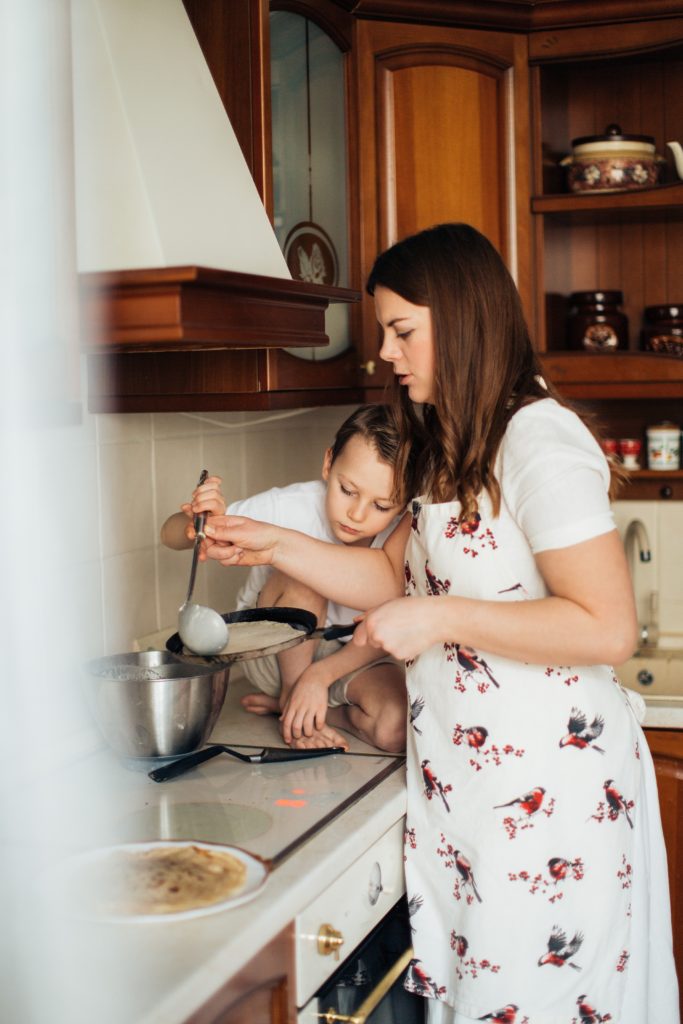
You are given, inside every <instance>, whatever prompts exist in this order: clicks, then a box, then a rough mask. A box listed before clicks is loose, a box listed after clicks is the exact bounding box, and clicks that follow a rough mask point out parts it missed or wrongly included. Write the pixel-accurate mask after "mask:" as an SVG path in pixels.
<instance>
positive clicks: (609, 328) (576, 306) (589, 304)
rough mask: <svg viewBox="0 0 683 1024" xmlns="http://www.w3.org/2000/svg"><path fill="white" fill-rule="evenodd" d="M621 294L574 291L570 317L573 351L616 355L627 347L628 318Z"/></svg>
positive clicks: (569, 325) (570, 298)
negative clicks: (617, 350)
mask: <svg viewBox="0 0 683 1024" xmlns="http://www.w3.org/2000/svg"><path fill="white" fill-rule="evenodd" d="M623 301H624V297H623V294H622V293H621V292H620V291H595V292H572V293H571V295H570V296H569V316H568V318H567V328H568V335H569V337H568V340H569V347H570V348H578V349H582V350H584V351H587V352H614V351H615V350H616V349H625V348H628V317H627V316H626V314H625V313H623V312H622V311H621V309H620V308H619V307H620V306H621V304H622V303H623Z"/></svg>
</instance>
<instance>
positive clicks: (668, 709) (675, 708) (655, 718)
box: [641, 697, 683, 729]
mask: <svg viewBox="0 0 683 1024" xmlns="http://www.w3.org/2000/svg"><path fill="white" fill-rule="evenodd" d="M641 725H642V727H643V729H683V697H646V698H645V719H644V720H643V722H641Z"/></svg>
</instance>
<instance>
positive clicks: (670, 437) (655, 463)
mask: <svg viewBox="0 0 683 1024" xmlns="http://www.w3.org/2000/svg"><path fill="white" fill-rule="evenodd" d="M680 457H681V428H680V427H679V426H678V425H677V424H676V423H669V422H668V421H665V422H664V423H657V424H655V426H652V427H648V428H647V465H648V468H649V469H661V470H664V471H666V470H671V469H678V467H679V465H680Z"/></svg>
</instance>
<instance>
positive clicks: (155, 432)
mask: <svg viewBox="0 0 683 1024" xmlns="http://www.w3.org/2000/svg"><path fill="white" fill-rule="evenodd" d="M352 409H353V406H343V407H336V408H331V409H302V410H296V411H293V412H288V413H278V412H272V413H267V412H266V413H247V412H244V413H241V412H240V413H207V414H183V413H173V414H141V415H137V414H119V415H116V414H111V415H104V414H102V415H98V416H95V417H92V423H90V424H88V426H89V427H91V428H92V429H89V430H88V435H89V438H90V439H91V440H92V446H90V445H86V448H88V447H91V452H88V455H87V458H86V459H85V466H86V471H87V472H88V473H89V474H92V475H93V478H94V479H93V481H92V484H93V491H94V490H95V489H96V490H97V493H98V498H99V500H98V523H97V524H96V527H95V524H91V526H90V528H89V531H88V538H87V543H86V544H85V545H84V546H83V545H82V547H81V550H82V551H83V554H84V556H85V559H86V561H89V562H90V566H89V568H90V569H91V570H95V571H94V572H92V573H89V574H88V575H89V578H94V579H96V578H97V576H98V575H99V578H100V581H101V585H100V594H99V595H96V594H95V593H94V589H95V588H93V587H91V588H88V593H87V597H86V599H85V600H84V607H83V608H82V610H81V615H82V619H83V620H84V621H85V623H86V624H87V629H86V630H84V636H86V637H87V638H88V639H87V644H88V649H87V650H86V651H85V652H84V653H85V656H87V657H96V656H98V655H100V654H113V653H116V652H119V651H125V650H130V649H131V648H132V644H133V642H134V640H137V639H139V638H141V637H145V636H148V635H150V634H156V633H159V631H163V630H166V628H167V627H170V628H171V631H172V632H173V631H175V629H176V628H177V626H176V623H177V613H178V607H179V605H180V604H181V603H182V601H183V600H184V598H185V593H186V591H187V583H188V576H189V570H190V559H191V553H190V552H189V551H188V552H185V551H180V552H179V551H170V550H168V549H167V548H164V547H163V546H162V545H161V544H160V543H159V529H160V527H161V524H162V523H163V521H164V519H166V517H167V516H168V515H170V514H171V513H172V512H176V511H177V510H178V509H179V507H180V504H181V503H182V502H183V501H185V500H187V498H188V496H189V495H190V493H191V492H192V490H193V489H194V487H195V485H196V483H197V479H198V477H199V474H200V472H201V470H202V469H204V468H207V469H208V470H209V472H210V473H212V474H217V475H218V476H220V477H222V479H223V491H224V494H225V495H226V498H227V499H228V500H229V501H234V500H236V499H238V498H244V497H246V496H247V495H249V494H256V493H257V492H258V491H262V490H265V489H266V488H268V487H274V486H283V485H285V484H288V483H292V482H293V481H296V480H312V479H316V478H317V477H318V476H319V475H320V470H321V466H322V460H323V455H324V452H325V448H326V447H327V446H328V444H329V443H330V442H331V440H332V438H333V436H334V434H335V431H336V430H337V428H338V426H339V425H340V424H341V423H342V422H343V420H344V419H345V418H346V417H347V416H348V415H349V413H350V412H351V411H352ZM98 569H99V570H100V572H99V573H98V572H97V570H98ZM246 571H247V570H245V569H225V568H223V567H221V566H219V565H216V564H215V563H210V564H202V565H200V567H199V571H198V574H197V583H196V588H195V594H196V596H197V598H198V600H200V601H202V602H206V603H207V604H210V605H211V606H212V607H215V608H217V609H219V610H221V611H229V610H230V609H231V608H234V606H235V595H236V593H237V590H238V589H239V587H240V586H241V584H242V581H243V579H244V576H245V574H246ZM98 598H99V599H98Z"/></svg>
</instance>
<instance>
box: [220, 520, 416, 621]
mask: <svg viewBox="0 0 683 1024" xmlns="http://www.w3.org/2000/svg"><path fill="white" fill-rule="evenodd" d="M206 532H207V537H208V543H207V547H206V555H207V557H209V558H211V559H214V560H216V561H218V562H220V563H221V565H226V566H231V565H248V566H252V565H272V566H274V568H276V569H278V570H279V571H280V572H282V573H284V574H285V575H286V576H290V577H291V578H292V579H295V580H299V581H300V582H302V583H305V584H306V585H307V586H309V587H311V589H312V590H315V591H316V593H318V594H321V595H322V596H323V597H326V598H327V599H328V600H331V601H335V602H337V603H339V604H344V605H347V606H348V607H350V608H359V609H361V610H365V609H367V608H372V607H374V606H375V605H377V604H382V603H383V602H384V601H388V600H390V599H391V598H393V597H396V596H398V595H399V594H400V593H402V590H401V583H400V580H399V577H398V574H397V570H396V567H395V565H394V563H392V561H391V559H390V557H389V556H388V555H387V553H386V551H385V550H384V549H383V548H357V547H353V546H351V545H341V544H329V543H326V542H325V541H320V540H315V539H314V538H312V537H309V536H308V535H307V534H304V533H299V532H298V531H297V530H286V529H283V528H282V527H277V526H271V525H270V524H267V523H259V522H256V521H255V520H252V519H246V518H243V517H241V516H215V517H212V519H211V521H210V523H208V524H207V529H206Z"/></svg>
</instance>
